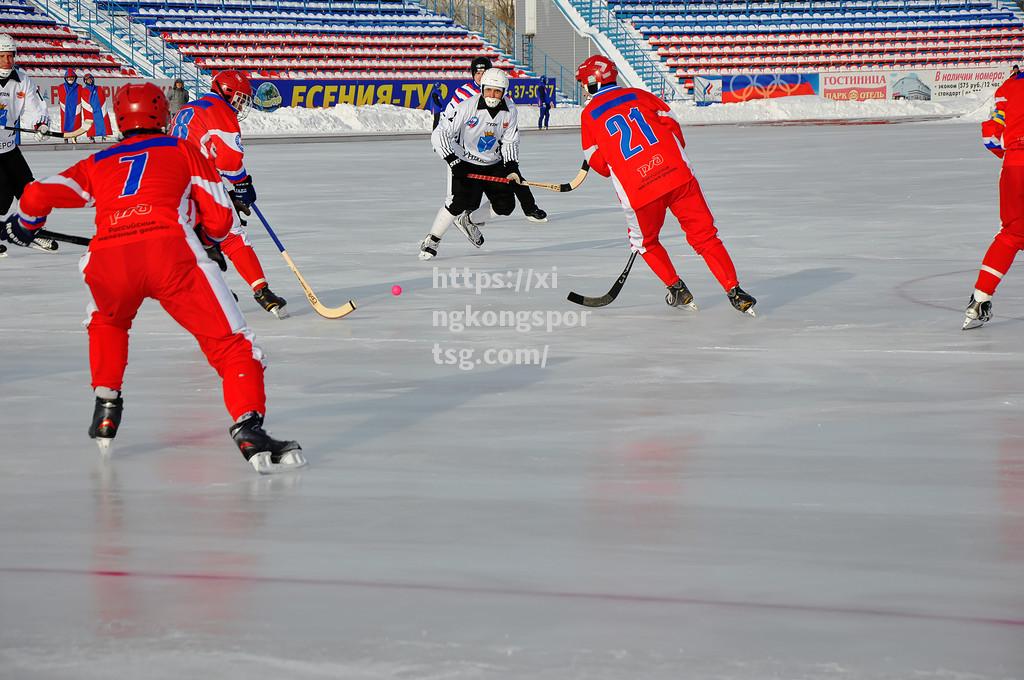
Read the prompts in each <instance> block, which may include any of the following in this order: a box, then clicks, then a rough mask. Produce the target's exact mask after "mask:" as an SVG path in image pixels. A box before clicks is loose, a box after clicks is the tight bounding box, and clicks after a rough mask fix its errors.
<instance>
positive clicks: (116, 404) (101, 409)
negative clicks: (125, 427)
mask: <svg viewBox="0 0 1024 680" xmlns="http://www.w3.org/2000/svg"><path fill="white" fill-rule="evenodd" d="M123 411H124V399H123V398H121V397H117V398H116V399H104V398H102V397H96V408H94V409H93V412H92V425H90V426H89V436H90V437H91V438H92V439H95V440H96V445H97V446H99V447H100V451H101V452H103V453H106V452H108V451H110V447H111V445H113V443H114V437H116V436H117V428H118V427H119V426H120V425H121V413H122V412H123Z"/></svg>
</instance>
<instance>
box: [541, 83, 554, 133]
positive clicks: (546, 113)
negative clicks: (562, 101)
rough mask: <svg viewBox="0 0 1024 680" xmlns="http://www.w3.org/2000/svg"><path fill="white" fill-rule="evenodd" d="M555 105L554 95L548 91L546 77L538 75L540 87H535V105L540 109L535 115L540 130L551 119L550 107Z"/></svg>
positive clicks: (546, 125) (546, 127) (546, 126)
mask: <svg viewBox="0 0 1024 680" xmlns="http://www.w3.org/2000/svg"><path fill="white" fill-rule="evenodd" d="M554 105H555V102H554V97H552V96H551V93H550V92H548V79H547V76H541V77H540V87H538V88H537V107H538V108H539V109H540V111H539V112H538V115H537V129H538V130H540V129H541V127H543V128H544V129H545V130H547V129H548V123H549V121H550V119H551V108H552V107H553V106H554Z"/></svg>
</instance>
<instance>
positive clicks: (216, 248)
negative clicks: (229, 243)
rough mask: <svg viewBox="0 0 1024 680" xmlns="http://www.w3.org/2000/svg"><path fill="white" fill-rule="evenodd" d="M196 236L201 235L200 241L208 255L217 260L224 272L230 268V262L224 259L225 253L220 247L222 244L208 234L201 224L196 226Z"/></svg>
mask: <svg viewBox="0 0 1024 680" xmlns="http://www.w3.org/2000/svg"><path fill="white" fill-rule="evenodd" d="M196 236H198V237H199V242H200V243H202V244H203V250H205V251H206V256H207V257H208V258H210V259H211V260H213V261H214V262H216V263H217V266H218V267H220V270H221V271H222V272H226V271H227V270H228V263H227V262H226V261H225V260H224V253H223V252H222V251H221V249H220V244H219V243H217V242H216V241H214V240H213V239H211V238H210V237H209V236H207V235H206V232H204V231H203V228H202V227H201V226H200V227H196Z"/></svg>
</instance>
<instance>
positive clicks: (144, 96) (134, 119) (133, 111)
mask: <svg viewBox="0 0 1024 680" xmlns="http://www.w3.org/2000/svg"><path fill="white" fill-rule="evenodd" d="M169 115H170V109H168V107H167V97H165V96H164V92H163V90H161V89H160V88H159V87H157V86H156V85H154V84H153V83H143V84H141V85H140V84H131V85H125V86H124V87H122V88H121V89H119V90H118V91H117V93H115V94H114V116H115V117H116V118H117V127H118V129H120V130H121V132H127V131H129V130H163V129H164V128H166V127H167V118H168V116H169Z"/></svg>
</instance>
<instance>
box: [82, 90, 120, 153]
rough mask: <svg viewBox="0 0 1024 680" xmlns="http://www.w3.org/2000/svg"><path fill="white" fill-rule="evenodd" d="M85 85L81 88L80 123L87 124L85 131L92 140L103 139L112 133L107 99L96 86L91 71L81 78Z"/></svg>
mask: <svg viewBox="0 0 1024 680" xmlns="http://www.w3.org/2000/svg"><path fill="white" fill-rule="evenodd" d="M82 80H83V81H84V83H85V86H84V87H83V88H82V125H88V126H89V130H88V132H86V134H87V135H89V137H90V138H92V141H94V142H95V141H96V139H97V138H99V140H100V141H101V142H102V141H105V139H106V137H107V135H110V134H113V132H112V130H111V129H110V116H109V114H108V113H107V110H106V109H107V99H106V97H104V96H103V91H102V90H100V88H99V87H97V86H96V80H95V78H93V77H92V74H91V73H86V74H85V76H84V77H83V78H82Z"/></svg>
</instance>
